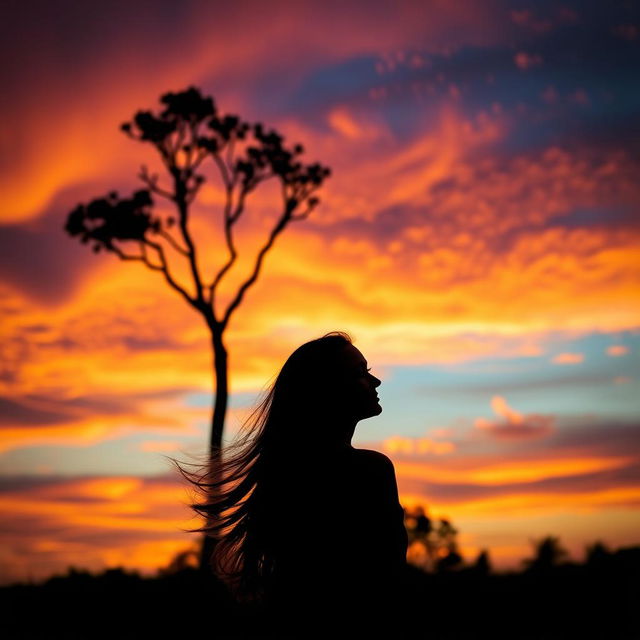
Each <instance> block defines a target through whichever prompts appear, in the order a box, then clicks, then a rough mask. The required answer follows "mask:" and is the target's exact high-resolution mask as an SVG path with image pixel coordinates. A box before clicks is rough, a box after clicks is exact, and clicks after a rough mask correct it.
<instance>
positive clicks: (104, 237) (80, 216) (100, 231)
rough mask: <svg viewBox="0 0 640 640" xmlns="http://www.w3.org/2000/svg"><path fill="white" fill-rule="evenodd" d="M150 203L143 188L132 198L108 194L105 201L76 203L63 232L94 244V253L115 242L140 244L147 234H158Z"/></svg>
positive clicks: (110, 246) (109, 246) (158, 225)
mask: <svg viewBox="0 0 640 640" xmlns="http://www.w3.org/2000/svg"><path fill="white" fill-rule="evenodd" d="M152 206H153V200H152V199H151V194H150V193H149V191H147V190H146V189H141V190H140V191H136V192H135V193H134V194H133V197H132V198H122V199H121V198H119V197H118V193H117V192H115V191H114V192H111V193H110V194H109V195H108V196H107V197H106V198H97V199H95V200H92V201H91V202H90V203H89V204H88V205H83V204H79V205H78V206H77V207H76V208H75V209H74V210H73V211H71V213H70V214H69V216H68V218H67V223H66V225H65V231H67V233H69V235H71V236H80V241H81V242H82V243H83V244H86V243H87V242H89V241H94V242H95V244H94V245H93V250H94V252H96V253H98V252H99V251H100V249H101V248H103V247H104V248H106V249H113V241H114V240H138V241H143V240H144V239H145V236H146V234H147V233H148V232H152V233H159V232H160V229H161V224H162V223H161V221H160V219H158V218H154V217H153V216H152V214H151V207H152Z"/></svg>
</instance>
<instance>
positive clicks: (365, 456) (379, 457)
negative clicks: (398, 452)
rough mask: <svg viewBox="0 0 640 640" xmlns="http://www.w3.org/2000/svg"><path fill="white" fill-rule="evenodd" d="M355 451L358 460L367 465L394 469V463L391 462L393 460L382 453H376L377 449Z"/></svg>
mask: <svg viewBox="0 0 640 640" xmlns="http://www.w3.org/2000/svg"><path fill="white" fill-rule="evenodd" d="M354 451H355V452H356V455H357V456H358V458H360V459H361V460H362V461H363V462H365V463H369V464H372V465H375V466H385V467H387V468H389V467H390V468H391V469H393V462H391V458H389V457H388V456H387V455H385V454H384V453H382V452H381V451H376V450H375V449H354Z"/></svg>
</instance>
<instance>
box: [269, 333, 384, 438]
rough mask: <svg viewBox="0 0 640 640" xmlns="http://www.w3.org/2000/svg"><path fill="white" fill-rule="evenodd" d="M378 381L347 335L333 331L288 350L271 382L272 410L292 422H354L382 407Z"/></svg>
mask: <svg viewBox="0 0 640 640" xmlns="http://www.w3.org/2000/svg"><path fill="white" fill-rule="evenodd" d="M380 384H381V382H380V380H379V379H378V378H376V377H375V376H373V375H371V374H370V373H369V371H368V367H367V361H366V359H365V358H364V356H363V355H362V353H360V351H359V350H358V349H357V348H356V347H355V346H354V345H353V344H352V341H351V338H350V337H349V335H348V334H346V333H344V332H339V331H334V332H331V333H328V334H326V335H324V336H323V337H322V338H317V339H315V340H311V341H309V342H306V343H305V344H303V345H302V346H300V347H298V348H297V349H296V350H295V351H294V352H293V353H292V354H291V355H290V356H289V358H288V359H287V361H286V362H285V363H284V365H283V367H282V369H281V370H280V373H279V374H278V377H277V378H276V381H275V382H274V384H273V388H272V401H271V410H272V412H273V413H275V414H276V415H278V416H279V417H282V418H283V419H285V420H286V422H291V423H298V424H300V423H302V424H307V425H312V424H317V423H318V422H325V421H336V422H338V423H340V424H344V423H353V424H354V425H355V423H356V422H358V421H359V420H363V419H365V418H370V417H372V416H375V415H379V414H380V413H381V412H382V407H381V406H380V404H379V402H378V399H377V398H378V396H377V393H376V391H375V389H376V387H378V386H380ZM274 426H277V425H275V424H274ZM327 426H329V425H327ZM316 437H317V434H316Z"/></svg>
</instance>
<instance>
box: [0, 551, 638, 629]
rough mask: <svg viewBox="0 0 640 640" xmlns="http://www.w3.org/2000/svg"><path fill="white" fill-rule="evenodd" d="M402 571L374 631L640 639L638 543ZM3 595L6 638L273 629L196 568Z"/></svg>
mask: <svg viewBox="0 0 640 640" xmlns="http://www.w3.org/2000/svg"><path fill="white" fill-rule="evenodd" d="M407 579H408V584H409V585H410V589H409V593H410V594H411V595H410V597H408V598H407V601H406V609H405V611H406V614H405V615H404V616H403V620H399V621H398V629H397V630H396V631H394V632H393V635H389V634H385V635H384V636H383V635H379V636H377V637H393V638H394V640H395V638H402V637H406V638H411V639H412V640H417V639H419V638H425V639H428V640H474V639H478V640H480V639H481V638H482V640H484V639H485V638H499V639H505V640H506V639H509V640H520V639H521V640H534V639H535V640H565V639H566V640H573V639H582V638H598V639H601V640H622V639H624V640H640V598H639V595H640V547H635V548H628V549H620V550H618V551H616V552H615V553H612V554H609V555H608V556H606V557H604V558H601V559H600V561H598V562H592V563H590V564H565V565H559V566H555V567H548V568H546V569H544V568H542V569H538V570H537V571H536V570H527V571H523V572H520V573H509V574H492V573H489V574H486V573H485V572H482V571H479V570H477V569H475V570H474V569H472V568H467V569H459V570H456V571H450V572H448V573H442V574H426V573H424V572H422V571H420V570H418V569H415V568H413V567H410V568H409V570H408V575H407ZM0 596H1V598H2V605H3V614H2V617H3V620H2V625H1V627H0V628H1V629H2V630H1V631H0V633H1V634H2V637H3V638H5V639H7V640H9V639H12V640H13V639H18V638H25V639H27V638H28V639H34V638H42V639H43V640H44V639H53V638H55V639H58V638H60V639H62V638H64V639H68V640H71V639H74V640H75V639H93V638H114V639H118V640H124V639H129V638H136V639H141V638H184V637H187V636H188V637H193V638H196V637H197V638H212V639H213V638H220V639H223V640H232V639H238V640H240V639H242V640H245V639H253V638H265V637H269V638H271V637H277V636H266V635H265V634H264V629H265V626H264V624H265V623H264V619H263V617H262V614H261V612H260V611H259V610H257V609H256V608H249V607H247V606H244V607H241V606H239V605H236V604H235V603H234V602H233V600H232V598H231V597H230V596H229V593H228V591H227V589H226V588H225V587H224V585H222V584H221V583H220V582H218V581H216V580H215V579H214V578H212V577H207V576H204V575H202V574H200V573H198V571H196V570H195V569H183V570H181V571H178V572H176V573H173V574H171V575H164V576H160V577H157V578H143V577H140V576H139V575H137V574H135V573H129V572H126V571H123V570H120V569H112V570H108V571H106V572H104V573H102V574H99V575H92V574H89V573H86V572H81V571H74V570H70V571H69V573H68V574H67V575H66V576H62V577H56V578H52V579H50V580H48V581H47V582H45V583H43V584H40V585H13V586H8V587H2V588H1V589H0ZM402 625H404V626H402ZM401 628H402V629H405V630H404V631H403V632H401V631H400V629H401ZM316 629H317V625H316V624H315V623H314V621H313V620H309V621H308V624H306V625H304V626H303V627H302V628H300V629H299V631H297V632H296V635H295V637H297V638H301V639H303V638H314V637H318V636H317V635H316V634H315V633H314V631H315V630H316ZM332 635H333V634H332ZM357 635H358V634H356V635H355V636H354V635H353V634H350V637H351V638H354V637H357ZM333 637H336V638H339V637H341V636H340V633H339V630H336V633H335V635H333ZM360 637H373V636H372V635H367V636H364V635H362V636H360Z"/></svg>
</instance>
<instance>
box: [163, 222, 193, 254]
mask: <svg viewBox="0 0 640 640" xmlns="http://www.w3.org/2000/svg"><path fill="white" fill-rule="evenodd" d="M160 235H161V236H162V237H163V238H165V239H166V240H167V241H168V242H169V244H170V245H171V246H172V247H173V248H174V249H175V250H176V251H177V252H178V253H181V254H182V255H183V256H185V258H188V257H189V252H188V251H187V250H186V249H183V248H182V247H181V246H180V245H179V244H178V243H177V242H176V240H175V238H174V237H173V236H172V235H171V234H170V233H169V232H168V231H166V230H165V229H161V230H160Z"/></svg>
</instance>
